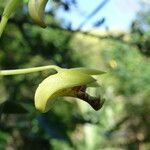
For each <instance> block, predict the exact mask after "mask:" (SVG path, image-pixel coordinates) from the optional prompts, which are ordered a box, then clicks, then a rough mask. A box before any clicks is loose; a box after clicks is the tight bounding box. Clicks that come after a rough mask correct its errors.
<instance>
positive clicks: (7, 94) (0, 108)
mask: <svg viewBox="0 0 150 150" xmlns="http://www.w3.org/2000/svg"><path fill="white" fill-rule="evenodd" d="M3 3H4V1H2V0H0V12H2V10H3V8H4V5H3ZM54 3H56V4H57V7H59V6H60V5H63V6H64V8H67V6H66V5H67V4H66V5H65V4H64V3H62V2H61V1H55V2H54ZM70 5H71V4H70ZM26 7H27V6H26V5H25V3H22V4H20V9H18V10H17V11H16V13H15V17H14V16H12V18H11V19H10V21H9V23H8V26H7V27H6V30H5V32H4V35H3V36H2V38H1V39H0V68H1V69H14V68H27V67H34V66H42V65H50V64H56V65H59V66H60V67H66V68H71V67H79V66H84V67H91V68H96V69H104V70H107V71H108V73H107V75H104V76H102V77H101V78H100V79H99V82H100V84H102V87H103V88H100V89H97V91H93V89H92V88H91V89H89V91H90V92H91V94H94V93H95V92H98V93H99V92H101V93H102V94H103V95H104V96H105V98H106V103H105V105H104V107H103V108H102V110H100V111H98V112H95V111H93V110H92V109H91V108H90V106H89V105H88V104H86V103H84V102H82V101H79V100H72V99H71V98H67V99H62V98H61V99H58V101H57V102H56V104H55V106H54V107H53V108H52V110H51V111H49V112H48V113H45V114H40V113H39V112H37V110H35V108H34V102H33V99H34V92H35V89H36V88H37V86H38V84H39V83H40V82H41V81H42V80H43V79H44V78H45V77H47V76H48V75H49V72H48V71H45V72H42V73H34V74H29V75H17V76H7V77H1V78H0V114H1V122H0V149H9V148H11V149H25V150H30V149H33V148H34V149H36V150H38V149H39V150H42V149H52V150H58V149H65V150H71V149H79V150H80V149H81V150H82V149H87V150H98V149H111V150H112V149H115V150H116V149H129V150H130V149H131V150H132V149H133V150H137V149H141V150H142V149H144V150H148V149H150V128H149V127H150V101H149V97H150V68H149V63H150V62H149V51H150V42H149V39H150V28H149V27H150V22H149V15H147V14H148V13H147V12H141V13H140V15H138V16H140V17H137V20H135V22H134V23H133V24H132V27H131V32H130V33H128V34H127V33H125V34H123V36H121V35H120V34H119V33H118V34H117V36H116V35H115V34H113V33H112V34H108V35H107V36H105V35H101V33H99V34H100V35H101V37H105V38H99V37H96V36H90V35H86V34H83V33H82V32H80V33H79V32H71V31H69V30H68V31H67V30H64V29H62V28H61V26H60V25H61V23H60V22H59V21H58V20H56V17H55V13H54V10H50V12H48V15H47V16H46V19H47V21H48V22H49V24H50V25H49V27H48V28H46V29H41V28H40V27H37V26H36V25H34V24H33V23H32V21H31V20H30V19H29V17H28V14H27V11H26V9H27V8H26ZM55 7H56V6H55ZM0 14H2V13H0ZM141 20H144V21H145V24H144V21H142V24H141ZM145 25H146V28H145ZM143 27H144V28H143Z"/></svg>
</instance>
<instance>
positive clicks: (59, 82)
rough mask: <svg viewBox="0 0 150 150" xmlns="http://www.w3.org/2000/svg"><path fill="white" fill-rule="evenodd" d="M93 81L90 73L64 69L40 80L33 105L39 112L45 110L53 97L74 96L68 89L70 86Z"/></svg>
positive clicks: (51, 102) (49, 106) (52, 100)
mask: <svg viewBox="0 0 150 150" xmlns="http://www.w3.org/2000/svg"><path fill="white" fill-rule="evenodd" d="M94 81H95V79H94V78H93V77H91V76H90V75H87V74H84V73H81V72H79V71H75V70H73V71H72V70H71V69H68V70H67V69H65V70H64V71H62V72H60V73H57V74H55V75H52V76H49V77H47V78H46V79H45V80H44V81H42V83H41V84H40V85H39V86H38V88H37V90H36V93H35V107H36V108H37V109H38V110H40V111H41V112H47V111H48V110H49V109H50V108H51V105H52V104H53V102H54V99H53V98H54V97H58V96H72V97H75V96H76V95H74V93H72V92H71V91H70V90H69V89H70V88H72V87H76V86H80V85H87V84H89V83H91V82H94Z"/></svg>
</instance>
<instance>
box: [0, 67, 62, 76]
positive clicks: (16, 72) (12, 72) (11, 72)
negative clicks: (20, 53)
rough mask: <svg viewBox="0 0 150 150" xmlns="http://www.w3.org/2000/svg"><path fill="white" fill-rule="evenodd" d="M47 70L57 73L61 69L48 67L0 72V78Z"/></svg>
mask: <svg viewBox="0 0 150 150" xmlns="http://www.w3.org/2000/svg"><path fill="white" fill-rule="evenodd" d="M48 69H52V70H54V71H57V72H58V71H59V70H61V68H60V67H58V66H55V65H49V66H42V67H33V68H26V69H14V70H0V76H7V75H18V74H27V73H33V72H39V71H43V70H48Z"/></svg>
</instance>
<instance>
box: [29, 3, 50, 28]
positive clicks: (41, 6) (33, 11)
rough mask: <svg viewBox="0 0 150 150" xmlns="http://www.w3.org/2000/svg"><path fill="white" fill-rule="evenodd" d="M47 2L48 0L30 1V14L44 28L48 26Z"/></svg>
mask: <svg viewBox="0 0 150 150" xmlns="http://www.w3.org/2000/svg"><path fill="white" fill-rule="evenodd" d="M47 2H48V0H29V3H28V10H29V15H30V16H31V18H32V19H33V21H34V22H35V23H37V24H38V25H39V26H41V27H43V28H45V27H46V24H45V22H44V10H45V6H46V4H47Z"/></svg>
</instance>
